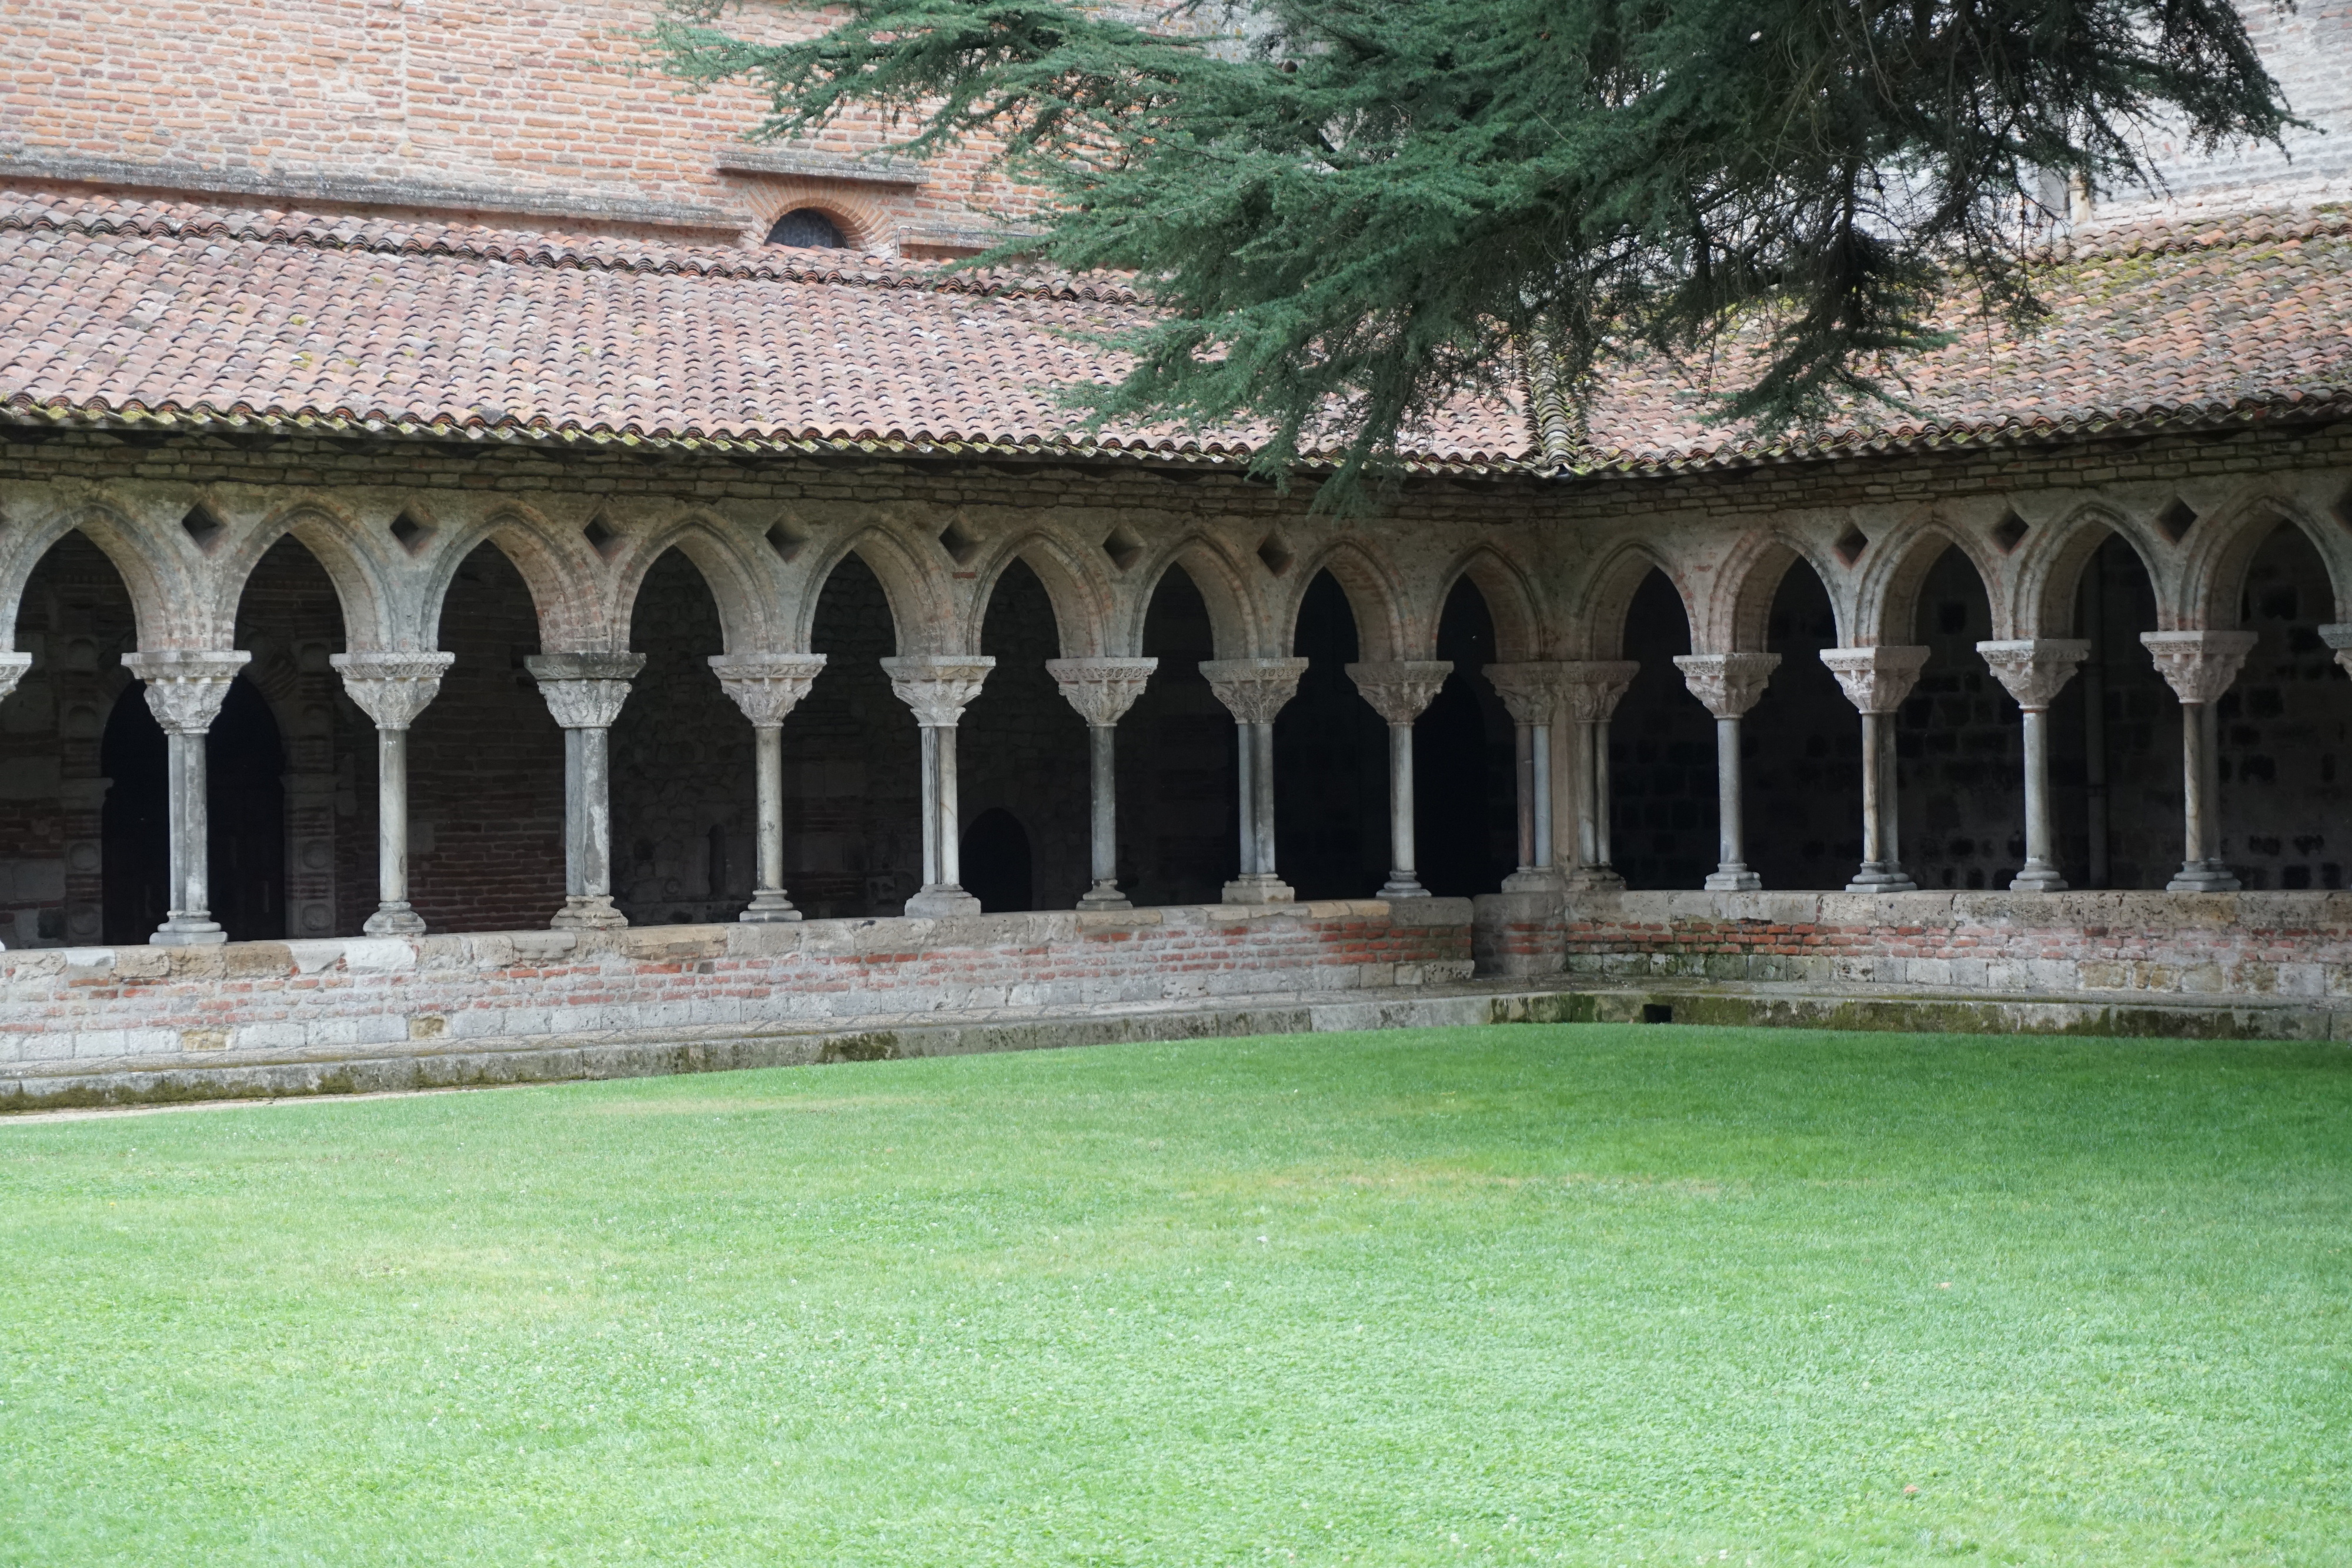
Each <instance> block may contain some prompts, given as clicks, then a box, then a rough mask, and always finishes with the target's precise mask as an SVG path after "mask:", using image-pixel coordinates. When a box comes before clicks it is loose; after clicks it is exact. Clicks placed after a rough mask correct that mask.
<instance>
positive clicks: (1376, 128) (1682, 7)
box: [655, 0, 2295, 488]
mask: <svg viewBox="0 0 2352 1568" xmlns="http://www.w3.org/2000/svg"><path fill="white" fill-rule="evenodd" d="M727 11H728V0H674V4H673V5H672V8H671V10H670V11H669V13H668V14H667V16H666V17H665V19H664V20H663V21H662V22H661V23H660V25H659V26H658V27H657V29H656V34H655V39H656V47H657V48H658V49H659V50H660V51H661V52H662V53H663V54H664V56H665V57H666V58H667V65H668V67H669V68H670V69H672V70H673V71H675V72H676V73H677V74H679V75H681V76H683V77H685V78H688V79H689V80H693V81H697V82H703V83H710V82H717V81H720V80H728V79H744V80H749V81H751V82H752V83H754V84H755V85H756V86H757V87H758V88H760V89H762V90H763V91H764V92H765V93H766V94H767V95H768V96H769V98H770V99H771V102H772V111H771V112H770V114H769V115H768V116H767V118H766V119H765V120H764V121H763V122H762V123H761V125H760V126H759V127H757V129H756V132H755V134H756V135H757V136H758V137H760V138H761V139H769V140H772V139H779V138H790V137H795V136H800V135H803V134H804V133H807V132H810V131H816V130H819V129H821V128H823V127H824V126H825V125H826V124H827V123H828V122H829V121H831V120H835V118H836V117H837V116H840V115H842V114H844V113H845V112H849V111H852V110H875V109H878V110H881V111H883V112H884V113H885V114H886V115H887V117H888V118H889V119H890V120H891V121H892V122H893V123H895V124H897V125H898V126H901V127H903V128H904V130H905V141H904V151H906V152H909V153H912V154H914V155H917V156H922V155H928V154H931V153H935V152H940V151H942V150H944V149H946V148H948V147H950V146H951V145H953V144H956V143H959V142H964V141H971V140H974V139H984V140H985V141H988V142H989V143H990V144H991V145H992V146H993V147H995V148H996V149H997V155H998V156H999V157H1001V158H1002V159H1003V160H1004V162H1005V163H1006V164H1007V165H1008V167H1009V170H1010V172H1013V173H1014V174H1015V175H1016V176H1018V177H1020V178H1023V179H1026V180H1030V181H1035V182H1042V183H1045V185H1047V186H1048V187H1050V188H1051V190H1052V192H1053V193H1054V195H1055V198H1056V201H1057V203H1058V205H1057V206H1056V207H1055V210H1053V211H1052V212H1051V213H1050V214H1047V215H1046V217H1045V220H1044V224H1045V233H1044V235H1043V238H1042V239H1041V240H1037V241H1034V242H1027V243H1024V245H1023V246H1021V247H1020V248H1022V249H1024V250H1028V251H1034V252H1042V254H1043V255H1044V256H1045V257H1046V258H1048V259H1049V260H1050V261H1052V262H1053V263H1055V264H1058V265H1060V266H1063V267H1070V268H1076V269H1092V268H1118V269H1127V270H1131V271H1133V272H1134V273H1135V274H1137V276H1138V279H1139V286H1140V287H1142V288H1143V289H1144V290H1145V292H1146V293H1147V295H1148V296H1149V297H1150V298H1151V299H1152V300H1153V302H1154V303H1155V304H1156V305H1157V306H1158V307H1160V309H1159V312H1158V313H1157V315H1156V316H1155V318H1154V319H1153V320H1152V322H1151V323H1150V325H1148V326H1145V327H1142V328H1140V329H1137V330H1135V331H1133V332H1131V333H1129V334H1127V335H1125V336H1123V337H1121V338H1120V339H1118V347H1120V348H1122V349H1124V350H1128V351H1129V352H1130V353H1131V354H1132V355H1133V356H1134V359H1133V369H1132V371H1130V372H1129V374H1128V375H1127V377H1126V378H1125V380H1123V381H1121V382H1118V384H1117V385H1115V386H1112V387H1109V388H1107V389H1097V391H1096V392H1094V393H1093V394H1092V396H1093V404H1092V409H1093V414H1094V417H1095V418H1096V419H1097V421H1098V422H1099V421H1105V420H1117V421H1120V422H1122V423H1125V422H1129V421H1137V420H1163V421H1174V422H1177V423H1184V424H1189V425H1196V426H1197V425H1206V424H1210V423H1217V422H1223V421H1231V420H1233V419H1234V418H1235V417H1236V416H1255V417H1258V418H1262V419H1264V420H1266V421H1269V422H1271V423H1272V424H1273V426H1274V427H1275V429H1276V432H1277V434H1276V439H1275V440H1274V441H1273V442H1272V443H1271V444H1269V445H1268V446H1267V447H1266V448H1265V450H1264V452H1263V454H1262V455H1261V457H1260V459H1259V461H1260V464H1261V465H1262V466H1263V467H1264V468H1265V469H1267V470H1269V471H1280V470H1286V469H1287V468H1288V467H1289V466H1290V465H1293V464H1294V463H1295V462H1296V461H1297V457H1298V455H1299V454H1300V452H1301V450H1302V448H1305V449H1307V450H1333V449H1336V448H1337V447H1338V446H1339V445H1340V444H1345V446H1346V448H1347V454H1348V455H1347V459H1346V463H1345V465H1344V468H1343V475H1342V477H1343V479H1344V480H1349V481H1352V480H1353V478H1354V477H1355V476H1356V475H1357V474H1358V473H1359V471H1360V469H1361V468H1362V466H1363V465H1366V464H1368V463H1369V464H1372V465H1379V464H1381V463H1382V462H1383V461H1385V460H1387V459H1389V458H1391V457H1392V456H1393V455H1394V454H1395V453H1396V451H1397V450H1398V447H1399V440H1400V436H1401V435H1404V436H1408V437H1409V436H1410V434H1411V433H1412V431H1413V429H1414V428H1415V426H1416V424H1417V423H1420V422H1423V421H1425V420H1427V419H1428V418H1429V417H1430V416H1431V415H1432V413H1433V412H1434V411H1436V410H1438V409H1440V408H1442V407H1443V406H1444V405H1445V404H1446V403H1447V402H1448V401H1449V400H1452V399H1455V398H1458V397H1460V396H1463V395H1464V394H1465V393H1469V394H1491V393H1493V392H1496V390H1498V389H1499V388H1500V387H1501V385H1502V384H1503V383H1504V382H1506V381H1507V379H1509V378H1513V377H1517V376H1520V375H1524V374H1527V373H1528V372H1529V371H1530V370H1531V369H1532V370H1534V371H1539V372H1541V373H1542V374H1544V375H1546V376H1549V377H1553V378H1556V380H1557V382H1558V383H1559V385H1561V386H1563V387H1565V388H1566V389H1568V390H1569V391H1570V392H1571V393H1574V392H1580V391H1583V390H1587V389H1589V388H1590V387H1591V385H1593V384H1594V378H1595V377H1597V376H1601V375H1605V374H1606V371H1607V363H1608V360H1609V357H1610V356H1611V355H1612V354H1622V353H1630V352H1660V353H1667V354H1674V355H1681V356H1692V355H1703V354H1706V353H1708V352H1710V351H1712V350H1717V349H1718V348H1719V347H1721V346H1722V344H1723V341H1724V340H1725V338H1726V335H1727V334H1734V335H1737V336H1738V337H1739V339H1740V340H1741V341H1743V342H1745V343H1747V344H1748V345H1750V346H1751V347H1752V348H1753V350H1755V351H1753V352H1752V353H1749V354H1748V355H1745V356H1743V357H1742V359H1741V361H1740V362H1741V363H1742V364H1743V365H1744V366H1746V367H1748V373H1746V374H1744V375H1743V376H1741V377H1740V378H1738V379H1740V380H1741V381H1743V382H1744V384H1741V385H1738V386H1735V387H1728V388H1727V389H1726V391H1725V392H1724V393H1723V395H1722V397H1721V401H1720V402H1719V404H1718V412H1719V413H1720V414H1721V415H1722V416H1723V417H1726V418H1730V419H1735V420H1742V421H1761V422H1771V423H1786V422H1792V421H1793V422H1806V421H1811V420H1815V419H1818V418H1820V417H1821V416H1822V414H1823V413H1825V412H1827V411H1828V410H1829V409H1830V408H1831V407H1832V406H1833V405H1835V404H1837V403H1840V402H1851V401H1852V400H1853V399H1855V398H1858V397H1860V398H1869V397H1889V398H1893V397H1899V395H1900V381H1899V371H1898V370H1897V369H1896V366H1897V362H1898V361H1899V360H1900V358H1901V356H1902V355H1903V354H1905V353H1906V351H1910V350H1917V349H1920V348H1924V347H1927V346H1930V345H1932V344H1934V343H1936V342H1937V341H1939V340H1940V339H1939V337H1938V335H1937V330H1936V329H1935V327H1934V325H1933V323H1934V319H1935V317H1936V312H1937V309H1938V308H1939V306H1941V305H1942V304H1943V303H1944V302H1945V300H1946V298H1947V297H1948V295H1950V294H1951V293H1952V292H1953V291H1955V290H1964V291H1966V292H1967V293H1968V295H1969V297H1970V298H1981V299H1982V300H1983V301H1984V302H1986V303H1987V304H1989V305H1990V306H1991V307H1993V308H1998V309H2000V310H2003V311H2006V312H2009V313H2011V314H2012V315H2017V316H2026V317H2030V316H2031V315H2032V314H2033V313H2034V312H2035V311H2036V309H2037V308H2038V307H2037V304H2036V301H2035V299H2034V297H2033V292H2032V271H2031V267H2030V266H2029V265H2028V261H2029V256H2030V251H2031V247H2032V244H2033V243H2034V242H2035V241H2036V240H2037V238H2038V237H2039V235H2041V234H2042V232H2043V227H2042V225H2043V220H2044V219H2046V218H2047V217H2048V216H2049V215H2050V211H2049V209H2050V208H2051V207H2052V206H2053V204H2063V200H2064V192H2065V189H2066V187H2067V185H2068V183H2070V182H2080V183H2087V184H2088V185H2090V186H2092V187H2094V188H2109V189H2111V188H2116V187H2119V186H2125V185H2129V184H2134V183H2140V184H2145V183H2148V182H2149V181H2150V180H2151V178H2152V170H2151V168H2150V166H2149V164H2148V162H2147V157H2146V154H2145V152H2143V150H2142V140H2143V138H2144V136H2145V135H2146V134H2147V131H2149V130H2150V129H2151V128H2153V127H2155V126H2158V125H2163V126H2166V127H2168V128H2170V133H2171V134H2173V135H2175V136H2180V135H2185V136H2186V138H2187V139H2188V140H2189V141H2190V142H2191V143H2192V144H2197V145H2201V146H2205V147H2211V146H2214V145H2218V144H2222V143H2227V142H2231V141H2241V140H2249V139H2252V140H2270V141H2276V140H2277V139H2278V138H2279V136H2280V134H2281V132H2282V131H2283V130H2284V128H2285V127H2286V126H2288V125H2290V124H2293V123H2295V122H2294V120H2291V119H2290V117H2289V114H2288V110H2287V107H2286V105H2285V103H2284V99H2283V97H2282V95H2281V93H2280V90H2279V88H2278V86H2277V84H2276V83H2275V82H2274V81H2273V79H2272V78H2271V77H2270V76H2269V75H2268V73H2267V72H2266V71H2265V70H2264V69H2263V66H2262V64H2261V62H2260V60H2259V59H2258V58H2257V57H2256V56H2255V53H2254V49H2253V47H2252V44H2251V43H2250V41H2249V40H2248V37H2247V35H2246V30H2245V27H2244V26H2243V24H2242V21H2241V20H2240V17H2239V16H2238V14H2237V13H2236V11H2235V10H2233V9H2232V8H2231V5H2230V4H2229V0H1255V3H1254V4H1251V5H1247V6H1245V7H1243V8H1228V7H1227V6H1225V5H1222V4H1220V3H1218V0H1190V3H1187V0H1162V3H1161V4H1159V5H1149V6H1127V7H1123V8H1117V7H1106V6H1101V5H1077V4H1071V3H1068V0H848V3H847V4H845V5H836V6H835V7H834V8H833V9H832V10H831V11H829V12H828V13H827V14H826V15H827V16H828V17H830V18H832V19H833V22H832V25H831V26H829V27H828V28H827V29H826V30H825V31H824V32H823V33H821V34H820V35H818V36H815V37H808V38H806V39H804V40H802V41H796V42H787V43H782V44H770V43H760V42H755V41H750V40H746V39H744V38H742V37H738V36H736V35H735V34H734V33H733V32H731V31H730V29H729V27H728V26H727V22H728V16H727ZM1343 488H1344V486H1343Z"/></svg>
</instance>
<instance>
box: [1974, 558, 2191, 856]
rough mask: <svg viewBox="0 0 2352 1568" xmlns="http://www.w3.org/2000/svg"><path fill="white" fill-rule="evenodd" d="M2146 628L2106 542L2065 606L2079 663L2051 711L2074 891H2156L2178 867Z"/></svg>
mask: <svg viewBox="0 0 2352 1568" xmlns="http://www.w3.org/2000/svg"><path fill="white" fill-rule="evenodd" d="M2156 628H2157V619H2156V591H2155V589H2154V588H2153V587H2152V586H2151V585H2150V583H2149V582H2148V578H2147V569H2146V568H2145V567H2144V566H2143V565H2141V563H2140V559H2139V557H2138V555H2137V553H2135V552H2134V550H2133V549H2132V548H2131V545H2130V544H2129V543H2128V542H2127V541H2126V540H2125V539H2124V538H2122V537H2121V536H2120V535H2109V536H2108V538H2107V540H2106V542H2105V543H2104V544H2102V545H2101V546H2100V547H2099V548H2098V549H2097V550H2096V551H2095V553H2094V554H2093V555H2092V557H2091V559H2090V563H2089V565H2088V566H2086V567H2085V568H2084V571H2083V580H2082V583H2081V585H2080V586H2079V587H2078V588H2077V589H2076V590H2075V595H2074V634H2075V635H2076V636H2078V637H2081V638H2083V639H2084V641H2086V642H2088V643H2090V644H2091V653H2090V656H2089V657H2088V658H2086V659H2084V661H2083V664H2082V667H2081V669H2079V670H2078V671H2077V672H2076V673H2075V675H2074V679H2073V680H2072V681H2070V682H2068V683H2067V685H2068V687H2069V688H2070V689H2069V690H2068V691H2064V692H2061V693H2060V694H2059V701H2058V705H2057V706H2053V708H2052V709H2051V714H2052V719H2053V735H2052V737H2051V738H2052V742H2053V744H2052V747H2051V768H2050V771H2051V782H2052V786H2053V789H2052V806H2053V810H2054V811H2055V813H2056V826H2057V830H2058V869H2059V871H2060V872H2061V873H2063V875H2064V876H2065V878H2066V880H2067V881H2068V882H2069V883H2072V884H2073V885H2074V886H2076V887H2123V888H2154V887H2162V886H2163V885H2164V884H2165V883H2167V882H2168V881H2170V880H2171V878H2172V874H2173V873H2174V872H2176V871H2178V870H2179V867H2180V854H2181V849H2182V835H2181V782H2180V702H2179V698H2177V697H2175V696H2174V695H2172V688H2171V686H2170V685H2167V684H2166V682H2165V679H2164V677H2163V676H2162V675H2160V674H2158V673H2157V669H2156V661H2155V660H2154V659H2152V658H2151V657H2150V656H2149V654H2148V651H2147V647H2146V645H2145V644H2143V643H2141V642H2140V640H2139V639H2140V633H2141V632H2153V631H2155V630H2156ZM2011 713H2012V715H2013V714H2014V713H2015V709H2014V708H2012V709H2011ZM2017 800H2018V806H2017V809H2018V810H2019V811H2020V812H2022V811H2023V810H2024V786H2023V784H2022V782H2021V783H2020V784H2019V786H2018V795H2017ZM2019 831H2021V832H2022V831H2023V830H2022V828H2020V830H2019ZM2000 885H2006V883H2001V884H2000Z"/></svg>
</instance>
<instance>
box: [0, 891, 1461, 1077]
mask: <svg viewBox="0 0 2352 1568" xmlns="http://www.w3.org/2000/svg"><path fill="white" fill-rule="evenodd" d="M1469 914H1470V911H1469V907H1468V905H1467V904H1465V903H1463V902H1462V901H1460V900H1458V899H1431V900H1423V901H1417V902H1416V904H1412V905H1406V906H1399V907H1397V908H1395V909H1391V906H1389V905H1388V904H1381V903H1378V902H1366V903H1335V904H1298V905H1293V906H1291V907H1289V908H1286V909H1266V908H1260V909H1256V910H1249V911H1244V910H1237V909H1225V908H1221V907H1217V906H1208V907H1179V908H1170V909H1151V910H1137V911H1133V912H1130V913H1128V914H1124V915H1077V914H1075V913H1067V914H1053V915H979V916H972V917H970V918H966V919H959V920H950V921H922V920H908V921H881V922H871V921H811V922H808V923H806V924H803V925H760V926H745V925H734V926H713V925H700V926H669V927H664V928H659V929H652V930H645V931H625V932H617V933H613V934H610V935H604V934H588V935H582V936H576V937H575V936H573V935H572V934H571V933H554V932H518V933H506V934H501V935H495V936H426V937H423V938H419V939H417V940H415V941H402V940H391V939H383V940H365V939H363V940H359V941H348V942H319V943H294V944H290V945H289V944H285V943H268V942H264V943H240V944H234V945H231V946H226V947H212V948H159V947H124V948H121V949H96V950H90V949H72V950H68V951H66V952H62V953H60V952H48V953H30V952H11V953H7V954H5V955H0V1071H7V1070H9V1069H10V1068H13V1069H15V1070H16V1071H43V1070H46V1071H60V1070H67V1069H70V1070H71V1071H105V1070H108V1069H110V1068H124V1067H129V1066H131V1065H132V1064H134V1063H145V1064H150V1065H152V1064H153V1063H155V1062H156V1061H163V1063H165V1064H166V1065H183V1066H203V1065H206V1064H210V1063H215V1062H218V1061H227V1060H266V1059H270V1058H272V1057H276V1058H278V1059H284V1058H286V1057H289V1056H293V1055H296V1054H298V1053H299V1054H301V1055H305V1056H309V1057H319V1056H322V1055H323V1056H327V1057H333V1056H338V1055H340V1056H364V1055H368V1054H373V1053H380V1052H381V1051H382V1049H383V1048H385V1047H394V1046H396V1047H398V1048H400V1049H403V1050H405V1049H407V1048H408V1047H409V1046H410V1043H411V1042H412V1041H414V1040H447V1041H448V1043H449V1045H450V1046H451V1047H452V1048H459V1049H462V1048H465V1047H467V1045H468V1044H469V1043H470V1044H475V1045H480V1046H485V1047H487V1046H488V1045H490V1044H493V1043H506V1044H514V1043H530V1042H540V1041H546V1040H559V1039H562V1038H566V1037H577V1036H581V1035H587V1034H592V1033H598V1032H602V1031H611V1030H668V1031H672V1032H673V1033H676V1031H681V1030H717V1031H721V1032H724V1031H730V1030H731V1031H735V1032H742V1031H746V1030H759V1029H762V1028H776V1027H782V1026H789V1025H792V1024H795V1023H817V1022H823V1021H824V1020H828V1019H857V1018H864V1017H888V1018H891V1019H895V1020H896V1021H898V1022H901V1023H912V1022H920V1021H921V1020H922V1016H923V1015H925V1014H930V1013H937V1012H940V1011H942V1010H946V1009H1003V1008H1021V1007H1043V1008H1070V1007H1074V1006H1082V1005H1085V1004H1089V1003H1102V1002H1150V1001H1160V1000H1183V999H1189V998H1215V997H1230V996H1243V995H1253V994H1255V995H1265V994H1275V993H1282V994H1286V993H1296V992H1307V991H1347V990H1353V989H1357V988H1363V987H1373V986H1377V987H1389V986H1393V985H1399V984H1403V985H1417V984H1422V983H1425V982H1431V981H1438V980H1445V979H1454V978H1460V977H1466V976H1467V975H1468V973H1469V968H1470V929H1469Z"/></svg>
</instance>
